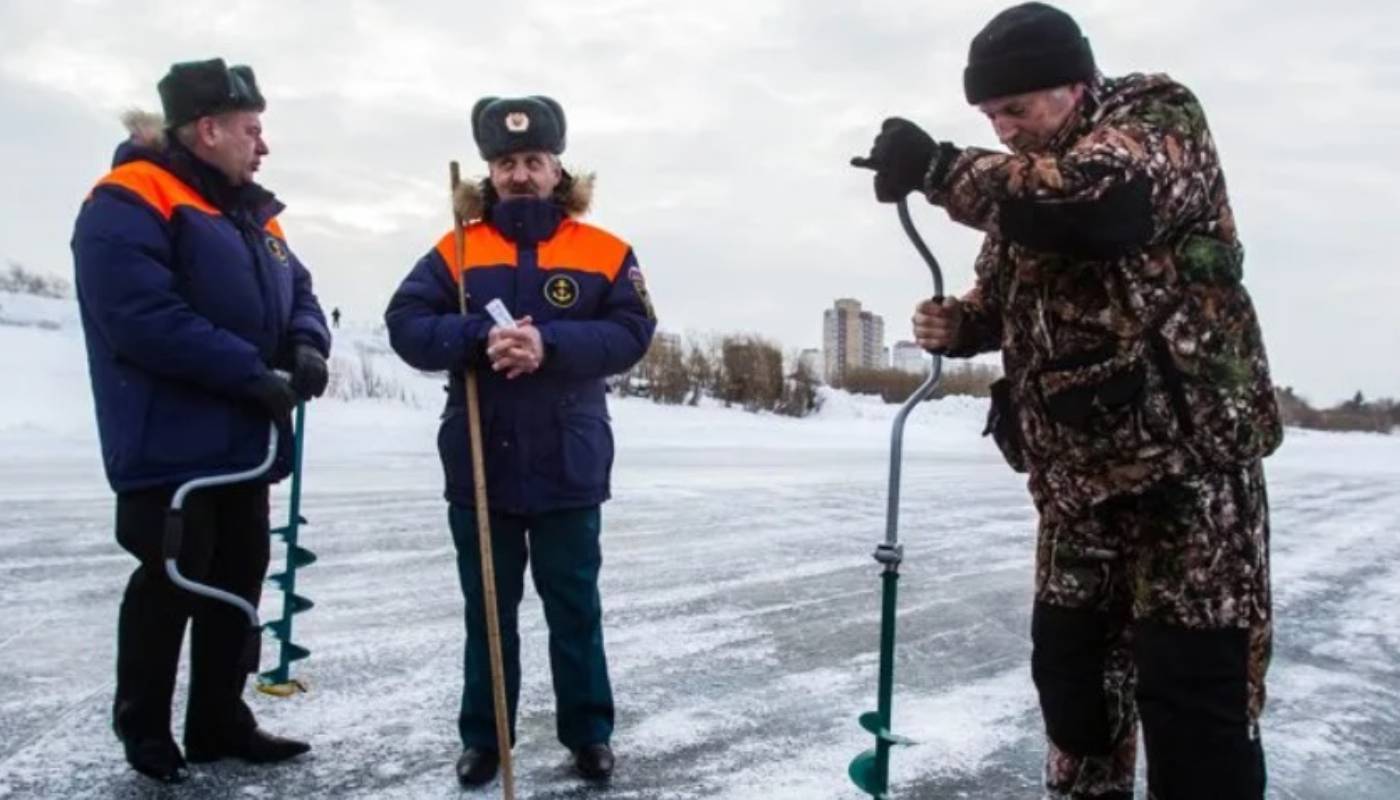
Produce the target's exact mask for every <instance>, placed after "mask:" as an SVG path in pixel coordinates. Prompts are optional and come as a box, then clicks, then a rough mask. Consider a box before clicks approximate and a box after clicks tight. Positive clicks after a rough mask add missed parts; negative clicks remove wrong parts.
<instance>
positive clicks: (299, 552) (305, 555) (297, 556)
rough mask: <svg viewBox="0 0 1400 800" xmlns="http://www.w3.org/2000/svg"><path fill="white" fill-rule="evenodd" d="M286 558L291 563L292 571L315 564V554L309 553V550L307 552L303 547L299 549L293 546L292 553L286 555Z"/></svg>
mask: <svg viewBox="0 0 1400 800" xmlns="http://www.w3.org/2000/svg"><path fill="white" fill-rule="evenodd" d="M287 558H288V560H290V561H291V564H292V569H300V568H302V567H309V566H311V565H312V564H315V563H316V554H315V553H313V552H311V551H310V550H307V549H306V548H305V547H300V546H296V545H294V546H293V547H292V551H291V552H290V553H288V554H287Z"/></svg>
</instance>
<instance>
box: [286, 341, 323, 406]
mask: <svg viewBox="0 0 1400 800" xmlns="http://www.w3.org/2000/svg"><path fill="white" fill-rule="evenodd" d="M330 377H331V376H330V373H329V372H328V371H327V370H326V357H325V356H323V355H321V351H320V350H317V349H316V348H314V347H312V346H311V345H309V344H299V345H297V346H296V348H295V349H294V350H293V351H292V388H293V389H294V390H296V393H297V394H298V395H300V396H301V399H303V400H310V399H311V398H313V397H320V396H321V395H323V394H325V393H326V384H327V383H328V382H329V381H330Z"/></svg>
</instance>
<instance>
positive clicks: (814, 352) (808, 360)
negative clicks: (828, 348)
mask: <svg viewBox="0 0 1400 800" xmlns="http://www.w3.org/2000/svg"><path fill="white" fill-rule="evenodd" d="M797 363H798V364H800V365H801V366H802V368H803V369H804V370H806V372H807V374H808V375H810V376H812V377H813V378H815V379H817V380H821V379H822V351H820V350H818V349H817V348H815V347H809V348H807V349H805V350H803V351H802V352H801V353H798V354H797Z"/></svg>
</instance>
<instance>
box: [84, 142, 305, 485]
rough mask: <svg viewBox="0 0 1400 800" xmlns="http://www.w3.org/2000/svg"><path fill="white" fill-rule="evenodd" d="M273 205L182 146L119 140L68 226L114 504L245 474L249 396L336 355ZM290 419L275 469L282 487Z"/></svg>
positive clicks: (262, 429) (261, 427) (258, 426)
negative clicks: (302, 347) (262, 382)
mask: <svg viewBox="0 0 1400 800" xmlns="http://www.w3.org/2000/svg"><path fill="white" fill-rule="evenodd" d="M282 208H283V206H282V204H281V203H280V202H278V201H277V200H276V198H274V197H273V196H272V194H271V193H269V192H267V191H266V190H264V189H262V188H261V187H259V186H257V185H256V184H248V185H245V186H241V187H233V186H230V185H229V183H228V181H227V180H226V179H225V178H224V177H223V175H222V173H220V172H218V171H217V170H216V169H214V168H213V167H211V166H209V165H207V164H205V163H204V162H202V161H200V160H199V159H198V158H196V157H195V156H194V155H193V154H191V153H190V152H189V151H188V150H186V149H184V148H183V147H181V146H180V145H179V144H178V143H176V142H173V141H172V142H170V143H169V144H168V145H165V144H164V143H163V142H161V143H155V142H152V143H148V144H144V145H138V144H135V143H133V142H127V143H125V144H123V145H122V146H120V147H118V149H117V153H116V156H115V158H114V163H113V170H112V172H111V173H109V174H108V175H107V176H106V177H104V178H102V179H101V180H100V181H98V183H97V186H96V187H95V188H94V189H93V190H92V193H91V194H90V195H89V196H88V198H87V200H86V201H85V202H84V203H83V207H82V211H81V212H80V213H79V215H78V222H77V227H76V229H75V230H74V232H73V243H72V244H73V259H74V265H75V270H76V284H77V290H78V303H79V306H80V309H81V312H82V320H83V330H84V333H85V335H86V339H87V349H88V365H89V369H90V371H91V375H92V392H93V399H94V401H95V405H96V410H97V425H98V432H99V434H100V435H101V439H102V457H103V461H104V462H105V465H106V470H107V479H108V481H109V482H110V483H111V485H112V488H113V489H114V490H116V491H118V492H122V491H128V490H133V489H141V488H145V487H151V486H160V485H167V484H173V483H179V482H183V481H185V480H188V479H190V478H193V477H197V476H201V475H209V474H213V473H220V472H227V471H230V470H237V469H246V468H249V467H252V466H255V465H256V464H257V463H258V462H259V461H261V460H262V459H263V457H264V456H265V455H266V453H267V437H268V422H269V419H268V417H267V415H266V413H265V412H264V411H262V410H261V409H260V408H259V407H258V406H257V405H256V404H255V403H254V402H253V401H252V399H251V398H250V397H249V396H248V389H249V386H250V384H251V383H252V382H253V381H255V380H256V379H257V378H259V377H261V376H263V375H264V374H265V373H266V372H267V371H268V370H269V369H270V368H273V367H275V366H284V365H287V363H288V360H289V358H290V355H291V350H292V347H293V346H294V345H295V344H298V343H304V344H308V345H311V346H312V347H315V348H316V349H317V350H319V351H320V352H321V353H322V354H329V352H330V333H329V331H328V330H327V328H326V321H325V317H324V315H323V314H322V313H321V308H320V305H319V304H318V303H317V301H316V296H315V294H314V293H313V292H312V289H311V275H310V273H309V272H307V271H306V268H305V267H303V266H302V265H301V262H299V261H298V260H297V258H296V256H295V255H293V254H292V252H291V250H290V249H289V248H288V247H287V243H286V240H285V238H284V237H283V234H282V230H281V227H280V226H279V225H278V223H277V220H276V217H277V214H278V213H280V212H281V210H282ZM287 422H288V421H287V420H279V423H281V427H282V434H283V435H282V437H281V442H282V446H281V447H280V448H279V450H280V455H279V458H278V463H277V465H276V467H275V468H274V472H273V473H272V474H271V475H270V476H269V479H271V480H277V479H280V478H281V477H284V476H285V475H286V474H287V471H288V467H289V465H290V463H291V462H290V454H291V448H290V442H289V438H288V436H287V435H286V434H287V428H288V426H287Z"/></svg>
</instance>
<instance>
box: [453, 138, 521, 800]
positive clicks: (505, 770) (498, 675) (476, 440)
mask: <svg viewBox="0 0 1400 800" xmlns="http://www.w3.org/2000/svg"><path fill="white" fill-rule="evenodd" d="M449 172H450V175H451V183H452V244H453V248H454V253H455V255H456V256H457V264H456V271H457V305H458V309H459V310H460V311H461V312H462V316H464V317H465V316H466V315H467V274H466V264H467V236H466V226H467V221H466V220H465V219H462V215H461V214H459V213H457V186H458V184H460V183H461V182H462V174H461V169H460V167H458V165H457V162H456V161H453V162H452V163H451V165H450V167H449ZM465 372H466V382H467V434H468V436H469V437H470V438H471V446H472V483H473V489H474V490H475V493H476V540H477V542H478V543H479V544H480V545H481V590H482V591H481V593H482V596H483V597H484V598H485V599H486V608H484V609H483V611H484V612H485V614H486V640H487V645H488V649H489V650H490V654H491V690H492V696H493V699H494V701H495V707H496V747H497V750H496V752H498V753H500V756H501V789H502V792H503V796H504V797H505V800H515V774H514V771H513V770H512V768H511V753H510V746H511V741H510V708H509V706H507V705H506V672H505V666H504V660H503V658H502V656H501V621H500V618H499V617H498V616H497V612H496V562H495V561H494V560H493V559H492V556H491V514H490V509H489V507H488V506H487V503H486V465H485V459H484V457H483V448H482V442H481V403H480V400H479V399H478V395H477V384H476V370H475V369H472V368H471V367H467V368H466V369H465Z"/></svg>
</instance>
